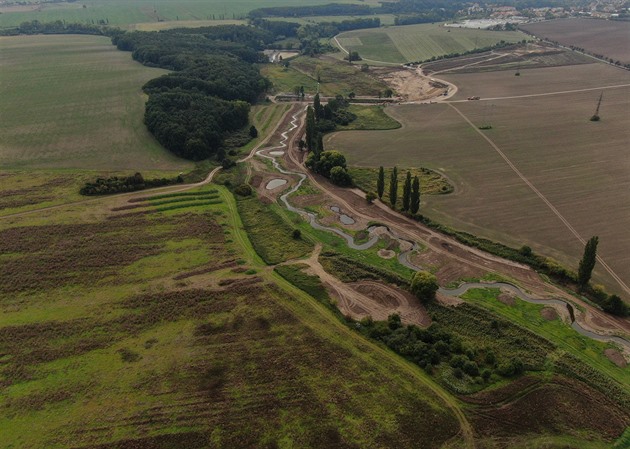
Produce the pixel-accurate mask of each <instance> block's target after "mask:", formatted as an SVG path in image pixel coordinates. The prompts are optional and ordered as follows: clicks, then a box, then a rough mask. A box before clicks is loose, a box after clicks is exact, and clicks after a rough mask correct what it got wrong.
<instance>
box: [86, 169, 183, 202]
mask: <svg viewBox="0 0 630 449" xmlns="http://www.w3.org/2000/svg"><path fill="white" fill-rule="evenodd" d="M182 182H184V178H182V176H181V175H180V176H177V177H176V178H158V179H144V177H143V176H142V174H140V173H136V174H134V175H132V176H127V177H124V176H123V177H119V176H112V177H110V178H96V181H94V182H86V183H85V185H84V186H83V187H82V188H81V190H79V193H80V194H81V195H88V196H93V195H110V194H113V193H122V192H135V191H136V190H143V189H146V188H149V187H161V186H168V185H172V184H179V183H182Z"/></svg>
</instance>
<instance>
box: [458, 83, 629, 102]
mask: <svg viewBox="0 0 630 449" xmlns="http://www.w3.org/2000/svg"><path fill="white" fill-rule="evenodd" d="M622 87H630V83H629V84H617V85H615V86H601V87H588V88H584V89H575V90H560V91H557V92H546V93H542V94H528V95H514V96H512V97H494V98H480V99H479V100H481V101H496V100H512V99H518V98H532V97H546V96H549V95H562V94H573V93H577V92H590V91H593V90H604V89H620V88H622ZM468 101H470V100H453V101H447V102H446V103H466V102H468Z"/></svg>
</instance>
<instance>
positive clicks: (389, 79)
mask: <svg viewBox="0 0 630 449" xmlns="http://www.w3.org/2000/svg"><path fill="white" fill-rule="evenodd" d="M372 70H373V71H374V73H375V74H376V75H377V76H378V77H379V78H380V79H381V80H383V81H384V82H385V83H386V84H387V85H389V86H391V87H392V88H393V90H395V91H396V93H398V95H399V96H400V98H401V100H402V101H405V102H407V101H423V100H429V99H432V98H435V97H439V96H440V95H441V94H442V93H443V92H445V90H446V89H444V88H441V87H436V86H438V85H437V84H436V85H435V86H434V85H432V83H431V81H430V79H429V78H426V77H422V76H419V75H418V73H417V72H416V70H415V69H402V68H391V67H388V68H373V69H372Z"/></svg>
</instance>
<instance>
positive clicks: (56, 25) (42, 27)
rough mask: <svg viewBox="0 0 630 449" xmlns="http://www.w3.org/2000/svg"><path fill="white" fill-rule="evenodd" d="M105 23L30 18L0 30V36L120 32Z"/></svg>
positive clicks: (99, 34)
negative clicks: (49, 20)
mask: <svg viewBox="0 0 630 449" xmlns="http://www.w3.org/2000/svg"><path fill="white" fill-rule="evenodd" d="M105 25H106V23H102V24H89V23H71V22H66V21H65V20H63V21H62V20H55V21H53V22H40V21H39V20H31V21H27V22H22V23H21V24H20V25H18V26H17V27H13V28H5V29H2V30H0V36H18V35H20V34H29V35H31V34H92V35H96V36H114V35H116V34H120V33H122V31H121V30H120V29H118V28H112V27H108V26H105Z"/></svg>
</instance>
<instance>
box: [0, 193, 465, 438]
mask: <svg viewBox="0 0 630 449" xmlns="http://www.w3.org/2000/svg"><path fill="white" fill-rule="evenodd" d="M235 211H236V204H235V203H234V199H233V197H232V196H231V194H229V193H228V192H227V191H226V190H225V189H224V188H222V187H211V188H202V189H200V190H196V191H188V192H185V193H177V194H163V195H161V196H159V197H157V198H155V199H148V198H146V197H143V196H142V194H139V195H138V196H137V197H134V198H132V199H131V200H129V201H126V200H125V199H124V198H110V199H108V200H104V201H101V202H99V203H98V204H96V205H94V204H92V205H82V206H73V207H70V208H67V209H62V210H57V211H55V212H45V211H43V212H42V213H41V214H40V215H39V216H28V217H22V218H19V219H13V220H11V221H2V222H0V234H1V235H2V238H0V242H2V243H1V245H2V248H1V250H0V253H2V256H0V257H1V258H2V263H3V270H2V275H1V279H0V308H1V312H0V313H1V315H2V320H1V322H2V325H0V350H1V353H2V361H3V363H2V366H1V368H0V382H1V384H2V386H3V388H2V393H1V394H0V407H1V409H2V410H3V413H2V414H0V428H2V429H3V431H2V437H1V441H2V446H3V447H47V448H56V447H59V448H61V447H69V446H72V447H97V446H98V447H101V446H99V445H101V444H102V445H104V446H102V447H118V446H115V445H123V446H126V447H131V446H134V447H172V446H173V445H177V446H178V447H180V446H181V445H182V444H183V445H185V446H186V447H191V448H192V447H205V446H206V444H207V443H208V441H211V442H212V444H213V447H226V448H227V447H236V446H242V445H246V446H252V447H260V446H262V445H268V444H272V445H273V444H279V442H280V441H282V442H284V443H287V444H293V445H297V446H299V447H312V448H316V447H322V448H327V447H331V446H337V447H355V445H359V446H362V447H375V446H379V447H401V446H409V444H410V442H413V444H422V446H423V447H436V448H437V447H439V446H440V445H441V444H443V443H444V442H446V441H447V440H451V439H452V438H455V440H454V441H457V440H458V438H457V437H456V435H457V434H458V432H459V423H458V421H457V419H456V417H455V415H454V414H453V412H452V411H451V409H450V408H449V407H452V406H453V404H454V402H453V400H452V399H447V401H449V402H444V399H442V398H441V397H439V396H438V395H436V393H435V392H434V389H435V388H436V387H432V386H430V385H432V384H431V383H430V381H428V380H427V378H426V376H425V375H424V374H422V373H421V372H420V371H418V370H417V369H415V368H412V367H410V366H409V365H408V364H406V363H405V362H402V361H401V360H399V359H397V358H396V357H394V356H392V355H391V354H389V353H387V352H386V351H384V350H383V349H382V348H380V347H378V346H375V345H373V344H372V343H370V342H369V341H366V340H365V339H363V338H362V337H360V336H358V335H357V334H356V333H354V332H353V331H351V330H350V329H348V328H347V327H345V326H344V325H342V324H341V323H340V322H339V321H337V318H336V317H334V316H333V315H332V314H330V312H329V311H328V309H326V308H324V307H323V306H322V305H320V304H319V303H318V302H317V301H316V300H315V299H312V298H311V297H309V296H306V295H305V294H304V293H302V292H300V291H299V290H296V289H295V288H293V287H292V286H291V285H290V284H288V283H287V282H286V281H284V280H282V279H281V278H280V277H277V276H276V275H273V274H271V272H269V271H266V270H265V268H264V266H263V265H262V262H260V259H258V256H257V255H256V254H255V253H254V251H253V249H252V247H251V246H250V244H249V243H248V237H247V235H246V234H245V233H244V232H243V231H242V229H241V228H242V224H241V222H240V219H239V216H238V214H236V213H235ZM68 248H72V249H71V250H69V249H68ZM16 281H17V282H16ZM226 348H227V349H228V350H226ZM383 361H386V363H382V362H383ZM374 379H379V381H378V382H374ZM427 382H428V383H427ZM426 385H429V386H426ZM437 391H441V390H440V389H437ZM440 394H443V393H440ZM35 428H36V429H37V432H33V431H32V430H33V429H35ZM284 443H283V444H284Z"/></svg>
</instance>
